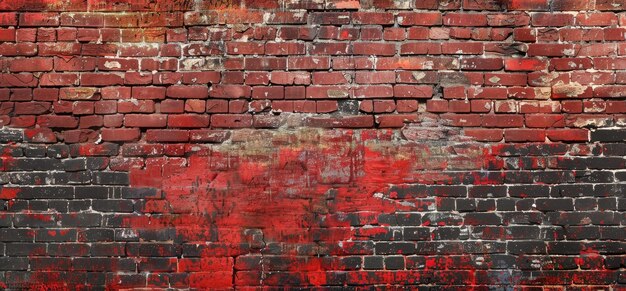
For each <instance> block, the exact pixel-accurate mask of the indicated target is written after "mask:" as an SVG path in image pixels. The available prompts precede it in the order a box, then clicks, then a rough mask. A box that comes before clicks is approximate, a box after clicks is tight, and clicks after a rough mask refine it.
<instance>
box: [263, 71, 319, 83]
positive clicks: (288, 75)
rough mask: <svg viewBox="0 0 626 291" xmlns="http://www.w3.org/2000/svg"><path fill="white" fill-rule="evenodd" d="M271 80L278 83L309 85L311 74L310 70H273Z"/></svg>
mask: <svg viewBox="0 0 626 291" xmlns="http://www.w3.org/2000/svg"><path fill="white" fill-rule="evenodd" d="M270 81H271V82H272V83H273V84H278V85H309V84H310V83H311V75H310V74H309V73H308V72H271V75H270Z"/></svg>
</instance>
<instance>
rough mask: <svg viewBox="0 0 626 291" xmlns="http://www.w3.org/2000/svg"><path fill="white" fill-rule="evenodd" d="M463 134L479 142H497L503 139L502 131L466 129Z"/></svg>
mask: <svg viewBox="0 0 626 291" xmlns="http://www.w3.org/2000/svg"><path fill="white" fill-rule="evenodd" d="M463 132H464V133H465V135H466V136H469V137H472V138H474V139H475V140H477V141H486V142H496V141H501V140H502V137H503V130H502V129H482V128H465V129H464V130H463Z"/></svg>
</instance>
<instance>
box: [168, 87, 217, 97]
mask: <svg viewBox="0 0 626 291" xmlns="http://www.w3.org/2000/svg"><path fill="white" fill-rule="evenodd" d="M165 95H166V96H167V97H172V98H192V99H203V98H208V97H209V88H208V87H206V86H182V85H174V86H169V87H167V90H166V92H165Z"/></svg>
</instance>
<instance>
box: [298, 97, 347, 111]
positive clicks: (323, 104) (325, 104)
mask: <svg viewBox="0 0 626 291" xmlns="http://www.w3.org/2000/svg"><path fill="white" fill-rule="evenodd" d="M304 102H308V101H304ZM338 108H339V106H338V104H337V101H330V100H320V101H317V102H315V112H317V113H331V112H335V111H337V110H338Z"/></svg>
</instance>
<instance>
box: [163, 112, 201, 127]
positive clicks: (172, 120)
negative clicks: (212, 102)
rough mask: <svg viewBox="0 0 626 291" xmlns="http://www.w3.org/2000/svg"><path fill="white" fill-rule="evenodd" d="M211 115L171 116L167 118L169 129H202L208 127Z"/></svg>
mask: <svg viewBox="0 0 626 291" xmlns="http://www.w3.org/2000/svg"><path fill="white" fill-rule="evenodd" d="M209 123H210V117H209V115H198V114H170V115H169V116H168V118H167V127H168V128H201V127H208V126H209Z"/></svg>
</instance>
